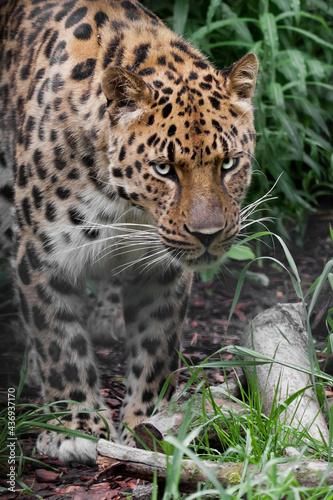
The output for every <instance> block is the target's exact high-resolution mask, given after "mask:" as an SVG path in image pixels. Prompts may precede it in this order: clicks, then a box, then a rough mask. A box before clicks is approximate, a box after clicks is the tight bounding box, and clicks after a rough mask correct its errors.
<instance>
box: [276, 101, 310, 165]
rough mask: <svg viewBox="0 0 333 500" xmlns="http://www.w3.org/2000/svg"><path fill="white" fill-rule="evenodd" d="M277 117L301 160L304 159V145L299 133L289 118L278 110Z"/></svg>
mask: <svg viewBox="0 0 333 500" xmlns="http://www.w3.org/2000/svg"><path fill="white" fill-rule="evenodd" d="M276 116H277V117H278V119H279V120H280V122H281V124H282V125H283V128H284V129H285V131H286V133H287V135H288V137H289V139H290V141H291V142H292V144H293V145H294V147H295V149H296V151H297V153H298V156H299V158H301V157H302V155H303V148H302V144H301V141H300V137H299V135H298V133H297V130H295V129H294V128H293V123H292V122H291V121H290V118H289V116H287V115H286V114H285V113H284V112H282V111H279V110H278V109H277V110H276Z"/></svg>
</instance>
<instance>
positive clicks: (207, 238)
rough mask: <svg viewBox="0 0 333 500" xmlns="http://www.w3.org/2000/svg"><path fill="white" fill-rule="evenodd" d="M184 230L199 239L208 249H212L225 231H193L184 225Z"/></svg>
mask: <svg viewBox="0 0 333 500" xmlns="http://www.w3.org/2000/svg"><path fill="white" fill-rule="evenodd" d="M184 228H185V231H187V232H188V233H189V234H191V235H192V236H194V237H195V238H197V239H198V240H199V241H200V243H202V244H203V245H204V246H205V247H206V248H208V247H210V245H211V244H212V243H213V241H214V240H215V239H216V237H217V236H218V235H219V234H221V233H222V231H223V229H224V228H222V229H219V230H217V231H214V230H213V231H214V232H206V231H207V230H205V232H200V231H191V230H190V229H189V228H188V226H187V225H186V224H184Z"/></svg>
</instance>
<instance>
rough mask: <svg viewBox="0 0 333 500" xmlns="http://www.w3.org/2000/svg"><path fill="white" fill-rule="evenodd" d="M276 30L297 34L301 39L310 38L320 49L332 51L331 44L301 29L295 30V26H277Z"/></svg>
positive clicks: (332, 45) (332, 46)
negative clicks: (324, 48) (325, 48)
mask: <svg viewBox="0 0 333 500" xmlns="http://www.w3.org/2000/svg"><path fill="white" fill-rule="evenodd" d="M278 29H283V30H290V31H295V32H296V33H299V34H300V35H302V36H303V37H304V36H305V37H307V38H310V39H311V40H313V41H314V42H316V43H318V45H321V46H322V47H328V48H329V49H331V50H332V49H333V44H331V43H329V42H326V40H323V39H322V38H320V37H319V36H317V35H315V34H314V33H312V32H311V31H306V30H303V29H301V28H297V27H296V26H288V25H283V26H278Z"/></svg>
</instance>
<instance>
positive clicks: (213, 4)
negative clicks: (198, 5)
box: [206, 0, 221, 25]
mask: <svg viewBox="0 0 333 500" xmlns="http://www.w3.org/2000/svg"><path fill="white" fill-rule="evenodd" d="M220 5H221V0H210V4H209V7H208V9H207V16H206V24H208V25H209V24H210V23H211V22H212V20H213V17H214V16H215V13H216V11H217V9H218V7H220Z"/></svg>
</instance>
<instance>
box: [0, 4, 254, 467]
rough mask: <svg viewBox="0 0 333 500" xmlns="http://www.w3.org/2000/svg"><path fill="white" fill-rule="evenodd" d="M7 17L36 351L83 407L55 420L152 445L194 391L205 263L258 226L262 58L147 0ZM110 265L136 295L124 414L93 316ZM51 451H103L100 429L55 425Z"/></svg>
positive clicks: (23, 252) (5, 141)
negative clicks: (213, 47)
mask: <svg viewBox="0 0 333 500" xmlns="http://www.w3.org/2000/svg"><path fill="white" fill-rule="evenodd" d="M0 26H1V28H0V32H1V48H0V61H1V74H0V96H1V111H0V122H1V125H0V129H1V132H0V134H1V135H0V161H1V183H0V188H1V193H2V195H3V196H5V195H7V198H8V199H9V198H10V197H12V199H11V201H10V207H11V208H10V207H9V205H8V208H7V209H6V214H7V216H8V217H9V218H10V220H11V222H10V225H11V227H12V238H13V248H12V255H11V261H12V264H13V275H14V281H15V287H16V296H17V301H18V304H19V308H20V311H21V313H20V314H21V322H20V329H21V330H22V332H23V333H24V336H25V337H26V338H27V344H28V348H29V366H30V368H31V369H32V370H33V372H34V376H35V378H36V380H37V381H38V383H39V385H40V388H41V393H42V395H43V398H44V400H45V403H46V404H48V405H49V408H51V412H52V411H57V408H58V409H59V405H58V403H59V402H62V406H61V408H62V409H63V410H66V411H65V413H64V414H62V416H59V417H58V418H57V419H56V420H54V419H53V420H51V421H50V423H53V424H55V425H58V426H60V427H62V428H65V429H68V430H69V429H70V430H75V431H78V432H79V433H80V432H81V433H85V434H88V435H91V436H94V437H97V438H105V439H110V440H113V441H118V442H121V443H123V444H125V445H129V446H134V445H135V441H134V438H133V430H135V428H136V427H137V426H138V425H139V424H140V423H141V422H142V421H143V420H144V419H145V418H147V417H149V416H150V415H151V414H152V412H154V411H156V409H157V411H158V408H156V406H157V401H158V400H159V399H161V403H160V405H161V406H163V404H167V403H168V402H169V401H170V399H171V397H172V395H173V393H174V391H175V389H176V386H177V378H178V372H179V366H180V349H181V347H180V343H181V333H182V328H183V323H184V319H185V316H186V310H187V306H188V299H189V294H190V290H191V285H192V279H193V274H194V273H195V272H196V271H198V270H200V269H208V268H209V269H217V268H218V266H219V265H220V264H221V262H222V261H223V259H224V258H225V254H226V253H227V252H228V250H229V249H230V247H231V245H232V243H233V242H234V241H235V238H236V236H237V234H238V233H239V230H240V226H241V222H240V210H241V204H242V201H243V199H244V196H245V194H246V192H247V189H248V186H249V184H250V180H251V172H252V163H253V155H254V148H255V127H254V113H253V104H252V100H253V95H254V91H255V85H256V77H257V72H258V59H257V57H256V55H255V54H254V53H251V52H250V53H248V54H246V55H244V56H243V57H242V58H241V59H240V60H238V61H237V62H235V63H233V64H232V65H231V66H229V67H227V68H225V69H222V70H218V69H216V68H215V67H214V65H213V63H212V62H210V61H209V60H208V58H207V57H206V56H204V55H203V54H202V53H201V52H200V51H199V50H198V49H197V48H196V47H194V46H193V45H192V44H191V43H189V42H187V41H186V40H185V39H184V38H183V37H181V36H179V35H177V34H175V33H174V32H173V31H172V30H171V29H170V28H169V27H167V26H166V25H165V24H164V23H163V22H162V21H161V20H160V19H159V18H158V17H156V16H155V14H153V13H152V12H150V11H149V10H148V9H147V8H146V7H145V6H143V5H141V4H140V3H139V2H138V1H136V0H58V1H56V2H55V1H52V0H11V1H8V0H5V1H4V2H2V6H1V13H0ZM6 206H7V205H6ZM6 227H7V226H6ZM95 274H96V275H101V276H105V275H107V276H108V279H109V286H110V290H111V291H112V286H113V284H112V283H114V293H111V296H112V297H114V301H115V302H117V303H121V305H122V308H123V318H124V327H125V331H126V361H127V365H128V366H127V372H128V374H127V379H126V394H125V396H124V398H123V402H122V408H121V414H120V423H119V424H117V425H116V424H115V423H114V422H113V419H112V413H111V410H110V409H109V408H108V406H107V404H106V403H105V401H104V399H103V397H102V395H101V382H100V375H99V372H98V366H97V362H96V359H95V354H94V348H93V344H92V341H91V338H90V336H89V334H88V332H87V328H86V325H85V324H84V321H83V320H82V317H83V316H82V314H83V309H84V298H83V293H84V286H85V280H86V278H87V276H91V275H95ZM111 329H112V328H111V326H110V330H111ZM111 334H112V332H111V331H110V335H111ZM161 391H162V394H163V396H161V397H160V398H159V395H160V394H161ZM59 404H60V403H59ZM37 450H38V451H39V452H40V453H43V454H45V455H48V456H51V457H57V458H58V459H59V460H61V461H63V462H73V461H76V462H81V463H87V464H94V463H96V458H97V452H96V444H95V442H93V441H92V440H88V439H85V438H83V437H80V434H78V435H76V434H75V435H69V434H68V433H67V434H66V433H65V432H64V433H58V432H54V431H50V430H47V429H44V430H43V431H42V432H41V433H40V434H39V436H38V438H37Z"/></svg>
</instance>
